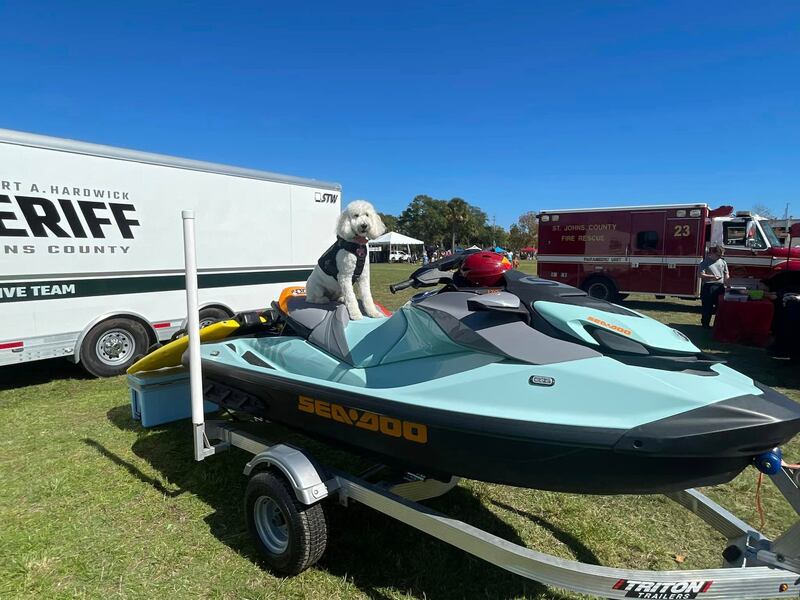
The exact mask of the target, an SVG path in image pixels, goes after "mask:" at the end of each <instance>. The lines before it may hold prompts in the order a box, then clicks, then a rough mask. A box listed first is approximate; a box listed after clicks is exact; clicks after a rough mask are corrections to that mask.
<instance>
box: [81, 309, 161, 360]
mask: <svg viewBox="0 0 800 600" xmlns="http://www.w3.org/2000/svg"><path fill="white" fill-rule="evenodd" d="M108 319H133V320H134V321H138V322H139V323H141V324H142V326H144V328H145V331H146V332H147V338H148V341H149V342H150V345H151V346H152V345H153V344H155V343H156V342H158V334H157V333H156V330H155V329H153V326H152V325H150V321H148V320H147V319H145V318H144V317H143V316H142V315H140V314H139V313H135V312H130V311H125V312H110V313H104V314H102V315H100V316H98V317H95V318H94V319H92V320H91V321H89V324H88V325H86V327H84V328H83V330H82V331H81V333H80V335H79V336H78V339H77V340H76V341H75V352H74V354H73V355H72V356H71V357H67V358H69V359H70V360H72V362H74V363H75V364H77V363H79V362H81V346H83V340H84V338H85V337H86V334H88V333H89V331H91V329H92V327H94V326H95V325H97V324H98V323H102V322H103V321H107V320H108Z"/></svg>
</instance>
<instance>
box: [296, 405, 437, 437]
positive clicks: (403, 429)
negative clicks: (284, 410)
mask: <svg viewBox="0 0 800 600" xmlns="http://www.w3.org/2000/svg"><path fill="white" fill-rule="evenodd" d="M297 410H300V411H303V412H307V413H311V414H315V415H317V416H318V417H322V418H323V419H331V420H333V421H336V422H337V423H342V424H344V425H350V426H353V427H358V428H359V429H366V430H367V431H374V432H376V433H382V434H383V435H388V436H390V437H396V438H399V437H402V438H403V439H405V440H408V441H409V442H416V443H418V444H426V443H428V427H427V426H426V425H422V424H420V423H412V422H410V421H402V420H401V419H395V418H394V417H387V416H385V415H378V414H375V413H373V412H369V411H366V410H358V409H355V408H350V407H346V406H342V405H341V404H336V403H334V402H326V401H325V400H315V399H314V398H308V397H307V396H300V397H298V399H297Z"/></svg>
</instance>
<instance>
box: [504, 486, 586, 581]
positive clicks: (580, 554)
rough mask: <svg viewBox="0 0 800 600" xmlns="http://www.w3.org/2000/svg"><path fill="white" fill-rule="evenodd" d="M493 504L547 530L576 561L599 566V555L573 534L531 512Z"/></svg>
mask: <svg viewBox="0 0 800 600" xmlns="http://www.w3.org/2000/svg"><path fill="white" fill-rule="evenodd" d="M490 502H491V503H492V504H494V505H495V506H496V507H498V508H502V509H503V510H507V511H509V512H513V513H514V514H516V515H519V516H520V517H525V518H526V519H528V520H529V521H531V522H532V523H535V524H536V525H538V526H539V527H542V528H543V529H546V530H547V531H549V532H550V533H551V534H552V536H553V537H554V538H556V539H557V540H558V541H559V542H561V543H562V544H564V545H565V546H566V547H567V548H569V549H570V550H571V551H572V554H573V555H574V556H575V560H578V561H580V562H582V563H588V564H592V565H599V564H600V559H599V558H597V555H596V554H595V553H594V552H592V550H591V549H590V548H589V547H588V546H587V545H586V544H584V543H583V542H582V541H580V540H579V539H578V538H576V537H575V536H574V535H572V534H571V533H568V532H566V531H564V530H563V529H559V528H558V527H556V526H555V525H553V524H552V523H550V522H549V521H545V520H544V519H542V518H541V517H537V516H536V515H532V514H531V513H529V512H526V511H523V510H519V509H518V508H514V507H513V506H510V505H508V504H504V503H503V502H497V501H496V500H490Z"/></svg>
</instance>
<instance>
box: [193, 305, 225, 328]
mask: <svg viewBox="0 0 800 600" xmlns="http://www.w3.org/2000/svg"><path fill="white" fill-rule="evenodd" d="M229 318H230V315H229V314H228V313H227V312H225V311H224V310H222V309H221V308H214V307H210V308H204V309H203V310H201V311H200V329H202V328H203V327H208V326H209V325H211V324H212V323H216V322H217V321H224V320H225V319H229Z"/></svg>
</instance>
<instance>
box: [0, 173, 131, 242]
mask: <svg viewBox="0 0 800 600" xmlns="http://www.w3.org/2000/svg"><path fill="white" fill-rule="evenodd" d="M2 183H4V184H8V186H6V187H9V188H13V187H15V186H13V185H12V183H14V182H8V181H4V182H2ZM34 187H36V188H37V189H38V186H31V188H34ZM53 188H54V191H55V193H57V194H58V195H59V196H67V195H68V194H65V193H64V192H65V191H69V190H70V189H69V188H66V187H65V188H63V189H60V190H59V189H58V188H56V186H53ZM56 190H57V191H56ZM15 191H16V190H15ZM71 192H74V193H71V194H69V195H70V196H71V197H58V198H57V199H50V198H45V197H43V196H34V195H19V194H17V195H12V194H10V193H8V194H2V193H0V237H12V238H72V239H86V238H93V239H105V238H106V236H115V237H116V236H117V235H119V236H121V237H122V238H123V239H133V238H134V232H135V228H137V227H139V226H140V225H139V220H138V219H137V218H136V207H135V206H134V205H133V204H131V203H129V202H124V200H128V192H120V191H115V190H99V189H94V188H92V189H89V188H72V190H71ZM78 192H79V193H78ZM75 196H77V197H75ZM78 197H80V199H79V198H78ZM87 197H89V198H92V199H90V200H87V199H86V198H87ZM101 198H102V199H101ZM118 199H119V200H122V202H115V201H114V200H118Z"/></svg>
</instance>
